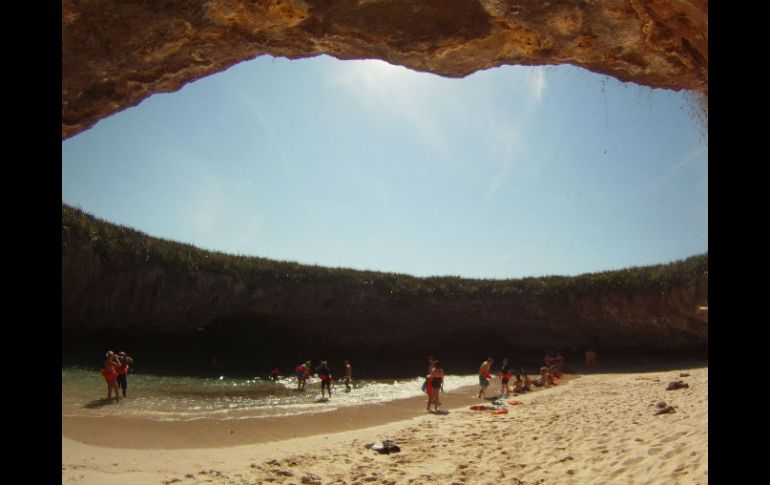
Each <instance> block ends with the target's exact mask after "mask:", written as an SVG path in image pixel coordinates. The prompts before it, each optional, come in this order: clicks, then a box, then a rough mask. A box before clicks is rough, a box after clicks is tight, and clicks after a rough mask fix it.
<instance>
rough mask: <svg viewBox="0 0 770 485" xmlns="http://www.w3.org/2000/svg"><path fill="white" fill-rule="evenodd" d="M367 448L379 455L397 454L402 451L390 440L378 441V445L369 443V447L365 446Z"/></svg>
mask: <svg viewBox="0 0 770 485" xmlns="http://www.w3.org/2000/svg"><path fill="white" fill-rule="evenodd" d="M365 446H366V447H367V448H369V449H370V450H374V451H376V452H377V453H384V454H390V453H396V452H398V451H401V448H399V447H398V445H396V444H395V443H393V442H392V441H390V440H385V441H378V442H376V443H369V444H368V445H365Z"/></svg>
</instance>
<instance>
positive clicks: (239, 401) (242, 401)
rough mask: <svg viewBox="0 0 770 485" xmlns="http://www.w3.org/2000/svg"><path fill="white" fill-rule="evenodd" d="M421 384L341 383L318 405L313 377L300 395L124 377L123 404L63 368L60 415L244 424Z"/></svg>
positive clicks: (282, 383) (255, 384)
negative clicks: (348, 385) (248, 420)
mask: <svg viewBox="0 0 770 485" xmlns="http://www.w3.org/2000/svg"><path fill="white" fill-rule="evenodd" d="M422 382H423V379H422V378H420V377H414V378H412V379H362V380H357V379H355V380H354V381H353V389H352V390H351V392H345V385H344V384H343V383H342V382H335V383H334V385H333V386H332V398H331V399H330V400H328V401H321V400H320V399H319V398H320V397H321V384H320V380H319V379H318V378H317V377H313V378H311V379H310V380H308V383H307V386H306V389H305V391H304V392H299V391H296V390H295V389H296V387H297V380H296V379H295V378H293V377H291V378H283V379H279V380H278V381H272V380H269V379H263V378H259V377H255V378H251V379H247V378H231V377H227V376H220V377H219V378H198V377H179V376H162V375H151V374H129V377H128V399H121V400H120V402H118V403H115V402H114V400H113V401H111V402H107V401H106V400H105V397H106V396H107V385H106V383H105V382H104V379H103V378H102V376H101V375H100V374H99V371H98V370H93V369H83V368H77V367H68V368H63V369H62V416H129V417H140V418H146V419H152V420H158V421H184V420H193V419H203V418H209V419H210V418H213V419H245V418H255V417H268V416H291V415H297V414H304V413H317V412H328V411H333V410H335V409H338V408H341V407H349V406H360V405H363V404H376V403H385V402H388V401H392V400H395V399H403V398H408V397H414V396H423V395H424V394H423V392H422V390H421V386H422ZM477 383H478V378H477V376H475V375H467V376H459V375H448V376H446V377H445V379H444V390H446V391H450V390H453V389H457V388H459V387H463V386H469V385H474V384H477Z"/></svg>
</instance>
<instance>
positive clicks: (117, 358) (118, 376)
mask: <svg viewBox="0 0 770 485" xmlns="http://www.w3.org/2000/svg"><path fill="white" fill-rule="evenodd" d="M132 365H134V359H133V358H131V356H129V355H128V354H126V353H125V352H123V351H120V352H118V353H115V352H113V351H112V350H110V351H108V352H107V353H106V354H105V356H104V365H102V370H101V374H102V377H104V380H105V381H106V382H107V400H108V401H109V400H110V399H112V393H113V391H114V392H115V401H120V393H121V391H122V394H123V398H125V397H126V394H127V392H128V369H129V367H131V366H132Z"/></svg>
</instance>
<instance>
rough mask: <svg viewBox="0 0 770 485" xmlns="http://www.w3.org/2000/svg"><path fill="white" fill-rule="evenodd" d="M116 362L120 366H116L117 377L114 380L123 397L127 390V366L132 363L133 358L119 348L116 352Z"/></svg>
mask: <svg viewBox="0 0 770 485" xmlns="http://www.w3.org/2000/svg"><path fill="white" fill-rule="evenodd" d="M118 362H120V366H118V368H117V371H118V377H117V378H116V379H115V381H116V382H117V383H118V387H119V388H120V390H121V391H123V398H125V397H126V392H128V367H129V366H132V365H134V359H133V358H131V356H129V355H127V354H126V353H125V352H123V351H122V350H121V351H120V352H118Z"/></svg>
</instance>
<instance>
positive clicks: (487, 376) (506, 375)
mask: <svg viewBox="0 0 770 485" xmlns="http://www.w3.org/2000/svg"><path fill="white" fill-rule="evenodd" d="M494 362H495V360H494V359H493V358H492V357H488V358H487V359H486V360H484V361H483V362H482V363H481V365H480V366H479V395H478V397H479V398H483V397H484V393H485V392H486V390H487V387H489V384H490V382H491V381H492V378H493V377H492V365H493V364H494ZM543 362H544V364H545V365H544V366H542V367H540V378H539V379H534V380H533V379H530V378H529V376H528V375H527V372H526V371H525V370H524V369H521V371H520V372H518V373H517V372H514V371H513V370H512V369H511V368H510V366H509V365H508V358H505V359H503V363H502V365H501V366H500V371H499V372H498V376H499V377H500V395H501V396H506V397H507V396H508V395H509V393H511V392H512V393H514V394H520V393H522V392H529V391H531V390H532V388H533V386H537V387H550V386H554V385H556V384H558V382H559V380H560V379H561V378H562V377H563V376H564V375H563V373H562V366H563V365H564V358H563V357H562V356H561V355H559V354H558V353H546V356H545V358H544V359H543ZM513 378H515V380H514V381H513V384H511V379H513Z"/></svg>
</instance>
